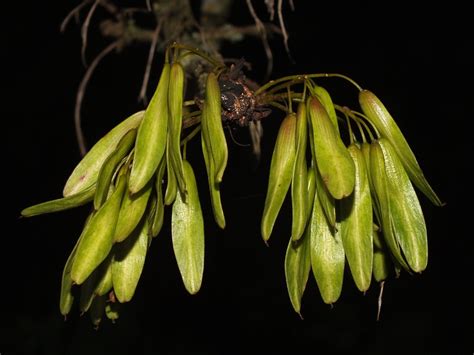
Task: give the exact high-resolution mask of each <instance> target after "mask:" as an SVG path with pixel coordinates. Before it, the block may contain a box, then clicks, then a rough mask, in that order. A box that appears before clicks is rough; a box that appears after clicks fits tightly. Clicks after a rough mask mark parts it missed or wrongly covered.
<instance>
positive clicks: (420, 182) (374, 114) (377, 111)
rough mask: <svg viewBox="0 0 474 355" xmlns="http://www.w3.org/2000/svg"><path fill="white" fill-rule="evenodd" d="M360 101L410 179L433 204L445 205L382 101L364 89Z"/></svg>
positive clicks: (363, 109)
mask: <svg viewBox="0 0 474 355" xmlns="http://www.w3.org/2000/svg"><path fill="white" fill-rule="evenodd" d="M359 103H360V106H361V108H362V111H363V112H364V114H365V115H366V116H367V117H368V118H369V119H370V121H371V122H372V123H373V124H374V125H375V127H376V128H377V130H378V131H379V133H380V134H381V135H382V137H384V138H387V139H388V140H389V141H390V143H391V144H392V146H393V148H394V150H395V151H396V152H397V155H398V158H399V159H400V161H401V163H402V164H403V166H404V168H405V170H406V172H407V173H408V176H409V177H410V180H411V181H412V182H413V183H414V184H415V186H416V187H418V188H419V189H420V191H421V192H423V194H425V196H426V197H428V198H429V199H430V200H431V202H433V204H435V205H436V206H441V205H443V203H442V202H441V200H440V199H439V197H438V196H437V195H436V193H435V192H434V191H433V189H432V188H431V186H430V184H429V183H428V181H427V180H426V178H425V177H424V175H423V171H422V170H421V168H420V166H419V164H418V162H417V160H416V157H415V154H413V152H412V150H411V149H410V146H409V145H408V142H407V141H406V139H405V137H404V136H403V133H402V131H401V130H400V128H399V127H398V125H397V124H396V122H395V120H394V119H393V118H392V116H391V115H390V113H389V112H388V110H387V109H386V108H385V106H384V105H383V104H382V102H381V101H380V100H379V99H378V98H377V97H376V96H375V95H374V94H373V93H372V92H370V91H368V90H362V91H361V92H360V93H359Z"/></svg>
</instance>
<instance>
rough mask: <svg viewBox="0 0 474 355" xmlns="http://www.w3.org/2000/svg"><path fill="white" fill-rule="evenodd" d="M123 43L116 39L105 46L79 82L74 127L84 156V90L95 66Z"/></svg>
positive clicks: (85, 149) (85, 150)
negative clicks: (82, 115)
mask: <svg viewBox="0 0 474 355" xmlns="http://www.w3.org/2000/svg"><path fill="white" fill-rule="evenodd" d="M120 44H121V40H116V41H115V42H112V43H111V44H109V45H108V46H107V47H105V48H104V49H103V50H102V52H100V53H99V54H98V55H97V57H95V59H94V60H93V61H92V63H91V65H90V66H89V68H87V71H86V73H85V74H84V77H83V78H82V80H81V83H80V84H79V88H78V89H77V94H76V105H75V107H74V128H75V131H76V139H77V144H78V146H79V151H80V153H81V156H84V155H85V154H86V152H87V148H86V143H85V139H84V134H83V132H82V127H81V106H82V100H83V98H84V92H85V90H86V87H87V83H88V82H89V80H90V78H91V76H92V73H93V72H94V70H95V68H96V67H97V65H98V64H99V62H100V61H101V60H102V59H103V58H104V57H105V56H106V55H107V54H109V53H110V52H111V51H113V50H114V49H115V48H117V47H118V46H119V45H120Z"/></svg>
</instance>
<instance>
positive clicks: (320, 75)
mask: <svg viewBox="0 0 474 355" xmlns="http://www.w3.org/2000/svg"><path fill="white" fill-rule="evenodd" d="M332 77H334V78H341V79H344V80H346V81H348V82H350V83H351V84H352V85H354V86H355V87H356V88H357V89H358V90H359V91H362V87H361V86H360V85H359V84H357V83H356V82H355V81H354V80H352V79H351V78H349V77H348V76H346V75H343V74H338V73H316V74H299V75H289V76H284V77H282V78H279V79H276V80H271V81H269V82H268V83H266V84H265V85H263V86H261V87H260V88H259V89H258V90H257V91H256V92H255V94H256V95H258V94H260V93H262V92H263V91H265V90H267V89H268V88H270V87H272V86H274V85H277V84H280V83H282V82H285V81H289V80H294V79H300V80H302V79H309V78H332Z"/></svg>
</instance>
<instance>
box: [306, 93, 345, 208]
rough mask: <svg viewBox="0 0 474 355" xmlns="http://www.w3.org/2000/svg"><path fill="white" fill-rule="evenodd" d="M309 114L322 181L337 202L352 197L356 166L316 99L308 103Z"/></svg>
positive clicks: (312, 98)
mask: <svg viewBox="0 0 474 355" xmlns="http://www.w3.org/2000/svg"><path fill="white" fill-rule="evenodd" d="M308 110H309V116H310V119H311V126H312V129H313V141H314V151H313V152H312V153H313V158H314V159H315V160H316V164H317V166H318V169H319V172H320V173H321V177H322V178H323V181H324V183H325V185H326V186H327V188H328V191H329V192H330V194H331V195H332V196H333V197H334V198H335V199H341V198H343V197H346V196H349V195H350V194H351V193H352V190H353V189H354V162H353V161H352V159H351V157H350V155H349V153H348V152H347V149H346V147H345V145H344V143H343V142H342V140H341V137H339V135H338V134H337V131H336V129H335V127H334V125H333V123H332V122H331V119H330V118H329V116H328V114H327V112H326V110H325V108H324V106H323V105H322V104H321V102H320V101H319V100H318V99H317V98H316V97H311V98H310V99H309V100H308Z"/></svg>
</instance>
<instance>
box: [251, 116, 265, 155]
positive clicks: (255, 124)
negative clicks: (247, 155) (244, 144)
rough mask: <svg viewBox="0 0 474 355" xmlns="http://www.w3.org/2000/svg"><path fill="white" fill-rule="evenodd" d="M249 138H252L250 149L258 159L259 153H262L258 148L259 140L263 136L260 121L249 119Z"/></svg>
mask: <svg viewBox="0 0 474 355" xmlns="http://www.w3.org/2000/svg"><path fill="white" fill-rule="evenodd" d="M249 132H250V138H251V139H252V150H253V154H254V155H255V157H256V159H257V161H260V155H261V153H262V151H261V148H260V142H261V140H262V136H263V127H262V122H260V121H250V125H249Z"/></svg>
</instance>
